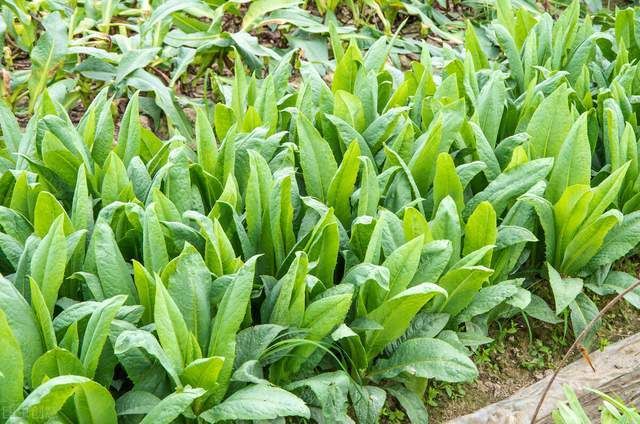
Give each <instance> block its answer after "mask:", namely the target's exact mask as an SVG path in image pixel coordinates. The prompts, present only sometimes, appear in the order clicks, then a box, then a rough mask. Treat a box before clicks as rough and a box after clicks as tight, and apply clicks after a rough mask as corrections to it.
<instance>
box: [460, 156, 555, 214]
mask: <svg viewBox="0 0 640 424" xmlns="http://www.w3.org/2000/svg"><path fill="white" fill-rule="evenodd" d="M552 166H553V159H551V158H545V159H536V160H532V161H530V162H526V163H523V164H521V165H518V166H516V167H514V168H511V169H510V170H508V171H505V172H503V173H502V174H500V175H499V176H498V177H497V178H496V179H495V180H493V181H491V182H490V183H489V185H488V186H487V188H485V189H484V190H483V191H481V192H479V193H478V194H476V195H475V196H473V197H472V198H471V200H470V201H469V202H468V203H467V206H466V208H465V210H464V212H465V215H466V216H469V215H470V214H471V211H473V210H474V209H475V208H476V206H478V204H480V203H481V202H483V201H485V200H486V201H488V202H489V203H491V205H492V206H493V208H494V209H495V211H496V215H498V216H499V215H501V214H502V212H503V211H504V210H505V208H506V207H507V203H508V202H509V201H510V200H511V199H514V198H516V197H518V196H520V195H522V194H524V193H526V192H527V191H528V190H529V189H530V188H531V187H533V185H534V184H535V183H537V182H538V181H540V180H542V179H544V178H545V177H546V176H547V174H548V173H549V171H551V168H552Z"/></svg>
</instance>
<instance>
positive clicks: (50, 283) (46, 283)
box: [31, 216, 67, 315]
mask: <svg viewBox="0 0 640 424" xmlns="http://www.w3.org/2000/svg"><path fill="white" fill-rule="evenodd" d="M63 222H64V221H63V217H62V216H59V217H58V218H56V220H55V221H54V222H53V224H52V225H51V228H50V229H49V231H48V233H47V235H46V236H45V237H44V238H43V239H42V241H41V242H40V244H39V245H38V247H37V249H36V251H35V252H34V253H33V258H32V259H31V276H32V277H33V279H34V280H35V281H36V282H37V283H38V286H39V287H40V289H41V290H42V296H43V298H44V301H45V304H46V306H47V308H48V309H49V314H50V315H53V308H54V305H55V303H56V300H58V290H59V289H60V286H61V285H62V281H63V280H64V270H65V265H66V263H67V243H66V240H65V237H64V231H63Z"/></svg>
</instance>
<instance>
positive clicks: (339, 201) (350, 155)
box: [327, 140, 360, 228]
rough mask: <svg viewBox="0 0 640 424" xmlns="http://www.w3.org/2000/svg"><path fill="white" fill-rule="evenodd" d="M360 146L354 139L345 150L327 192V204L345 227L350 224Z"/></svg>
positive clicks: (358, 166)
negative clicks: (351, 200)
mask: <svg viewBox="0 0 640 424" xmlns="http://www.w3.org/2000/svg"><path fill="white" fill-rule="evenodd" d="M359 156H360V147H359V146H358V143H357V142H356V141H355V140H354V141H352V142H351V144H350V145H349V148H348V149H347V151H346V152H345V154H344V156H343V158H342V162H341V163H340V167H339V168H338V171H337V172H336V174H335V175H334V176H333V178H332V179H331V183H330V184H329V189H328V192H327V206H329V207H333V208H334V210H335V214H336V217H337V218H338V219H339V220H340V222H342V225H344V226H345V227H346V228H349V227H350V224H351V202H350V199H351V194H352V192H353V188H354V186H355V184H356V179H357V178H358V170H359V168H360V160H359Z"/></svg>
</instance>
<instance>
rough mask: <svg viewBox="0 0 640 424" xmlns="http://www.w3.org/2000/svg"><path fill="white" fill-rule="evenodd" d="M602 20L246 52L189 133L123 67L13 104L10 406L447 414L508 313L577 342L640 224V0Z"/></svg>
mask: <svg viewBox="0 0 640 424" xmlns="http://www.w3.org/2000/svg"><path fill="white" fill-rule="evenodd" d="M165 4H171V2H169V3H165ZM162 7H163V6H160V8H158V9H156V10H155V11H154V12H153V13H157V10H160V9H161V8H162ZM579 12H580V10H579V4H578V3H577V2H574V3H573V4H572V5H571V6H570V7H569V8H568V9H567V11H566V12H564V13H563V14H562V15H561V16H560V17H559V18H558V19H557V20H555V21H554V20H553V19H552V18H551V17H550V16H549V15H547V14H543V15H540V16H539V17H537V16H535V15H533V14H530V13H529V12H527V11H526V10H525V9H518V11H517V12H516V13H515V14H514V13H513V12H512V9H511V5H510V4H508V3H505V2H502V3H500V7H499V8H498V19H497V21H496V22H495V23H494V24H493V26H492V27H491V31H492V32H491V37H492V38H493V39H494V40H495V42H496V45H497V46H498V48H499V50H500V52H501V53H500V55H499V56H498V60H497V61H496V60H493V59H490V58H489V56H490V55H488V53H487V52H486V51H485V50H484V48H483V47H482V45H481V43H480V42H479V41H478V37H477V36H476V33H475V31H474V28H473V27H472V26H468V28H467V32H466V41H465V48H466V50H465V52H464V53H463V54H460V55H458V54H456V53H455V52H453V51H448V53H447V57H445V59H446V62H445V66H444V67H443V69H442V72H441V73H439V74H438V75H434V71H433V67H432V64H431V61H430V55H429V51H428V48H427V47H426V46H425V47H424V48H423V51H422V55H421V58H420V61H417V62H413V63H412V64H411V66H410V69H409V70H407V71H406V72H401V71H399V70H398V69H396V68H394V67H393V66H391V65H390V63H389V60H388V57H389V51H390V49H391V44H390V43H389V40H388V39H386V38H381V39H380V40H378V41H376V42H375V43H374V44H373V45H371V46H370V48H369V49H368V50H367V51H366V53H362V52H361V50H360V49H359V48H358V45H357V44H356V42H355V41H353V42H351V43H350V44H349V45H348V46H345V45H342V44H341V43H339V42H336V43H332V49H333V56H334V57H335V60H336V66H335V72H334V74H333V78H332V82H331V84H327V83H326V82H325V80H324V79H323V78H322V77H321V75H320V74H319V72H318V69H317V68H316V67H315V66H314V64H313V63H310V62H307V61H298V60H294V58H293V54H290V55H289V56H285V57H284V58H283V60H280V61H279V62H277V63H274V65H273V66H272V69H271V71H270V72H269V73H268V74H267V75H266V76H265V77H264V78H259V77H256V76H255V75H248V74H247V73H246V71H245V67H244V66H243V63H242V60H241V58H242V54H238V55H237V60H236V62H235V69H234V71H235V72H234V74H235V75H234V77H233V78H232V80H231V81H230V84H229V85H225V84H224V83H223V81H222V80H218V81H217V82H218V84H219V85H218V91H219V93H220V95H221V96H222V97H221V99H220V101H219V102H217V103H215V104H214V103H211V102H208V101H203V102H202V103H201V104H200V105H198V107H197V108H196V109H197V112H196V118H195V122H194V123H193V124H192V123H191V122H189V121H188V120H187V119H184V120H182V121H180V122H178V119H177V118H176V117H175V116H174V115H173V112H172V113H168V112H167V110H166V109H165V113H166V119H167V120H168V122H169V125H168V130H169V135H168V137H167V139H161V138H159V137H158V136H157V135H156V134H155V133H154V132H153V131H152V130H151V129H149V128H148V127H147V126H145V125H142V122H141V119H140V113H141V110H142V109H143V106H142V105H143V103H144V102H143V97H141V96H140V94H139V93H138V92H136V93H135V94H133V95H132V96H131V98H130V100H129V101H128V103H127V106H126V110H125V112H124V114H123V116H121V117H119V119H117V118H114V107H113V106H114V105H113V101H114V99H115V98H116V96H119V95H120V93H121V91H120V88H119V86H118V85H117V84H115V85H113V84H109V85H108V86H106V87H105V88H104V89H102V90H101V91H100V92H99V94H97V96H95V99H94V100H93V101H92V103H91V104H90V106H89V107H88V108H87V109H86V111H84V115H83V116H82V118H81V119H80V121H79V122H78V123H77V124H74V123H73V122H72V120H71V119H70V118H69V115H68V113H67V110H66V108H65V104H63V103H61V102H60V101H58V99H59V97H57V96H56V95H55V87H49V88H47V87H46V86H42V87H41V89H40V91H37V92H32V93H31V97H30V99H32V104H33V110H34V115H33V116H32V117H31V119H30V120H29V122H28V124H27V125H26V128H21V127H20V125H19V124H18V120H17V119H16V117H15V116H14V114H13V112H12V110H11V108H10V107H9V106H8V105H6V104H5V105H3V106H2V107H0V126H1V128H2V134H3V137H2V145H1V146H2V150H0V158H1V160H0V205H2V206H0V229H1V232H0V274H2V275H4V277H1V278H0V333H1V334H2V340H3V343H2V345H0V399H2V402H3V404H2V414H3V417H4V418H5V419H8V420H9V422H25V420H26V421H29V422H44V421H47V420H49V419H58V420H62V421H65V420H66V421H71V422H93V421H94V420H95V419H97V418H96V417H100V418H99V420H100V422H116V421H118V420H119V421H121V422H145V423H147V422H149V423H151V422H153V423H162V422H166V423H169V422H172V421H173V420H176V419H178V420H180V421H185V422H188V421H200V422H202V421H204V422H219V421H237V420H272V419H277V418H281V417H303V418H307V419H308V418H312V419H313V420H316V421H318V422H351V421H353V420H355V421H357V422H361V423H369V422H371V423H374V422H377V421H378V417H379V414H380V411H381V409H382V407H383V405H384V403H385V399H386V397H387V396H392V397H394V398H395V399H396V400H397V401H398V402H399V404H400V405H401V407H402V408H403V409H404V410H405V411H406V413H407V416H408V417H409V418H410V419H411V421H413V422H417V423H424V422H427V420H428V418H427V411H426V409H425V407H424V404H423V401H422V395H423V394H424V391H425V389H426V387H427V385H428V384H429V381H431V380H439V381H445V382H461V381H468V380H471V379H473V378H475V377H476V376H477V370H476V367H475V366H474V364H473V362H472V360H471V359H469V356H470V355H471V353H472V352H473V350H474V349H475V348H477V347H478V346H480V345H482V344H485V343H488V342H490V341H491V339H490V338H488V336H487V334H488V329H489V326H490V324H491V323H492V322H493V321H495V320H496V319H501V318H505V317H512V316H515V315H519V314H521V315H523V316H524V317H526V318H527V320H542V321H545V322H550V323H559V322H562V321H564V322H565V323H567V324H570V325H571V327H572V329H573V331H574V332H575V333H579V332H580V331H581V330H582V329H583V328H584V327H585V325H586V324H587V323H588V322H589V321H590V320H591V318H592V317H594V316H595V315H596V314H597V312H598V310H597V307H596V305H595V304H594V303H593V302H592V301H591V300H590V298H589V297H588V296H587V294H586V293H587V292H586V290H587V289H588V290H590V291H592V292H595V293H597V294H601V295H604V294H610V293H615V292H620V291H622V290H624V289H625V288H626V287H628V286H629V284H631V283H633V282H634V281H635V277H634V276H631V275H628V274H625V273H622V272H618V271H611V265H612V263H613V262H614V261H616V260H617V259H618V258H620V257H622V256H624V255H626V254H629V253H630V252H632V249H633V248H634V247H635V246H636V244H637V243H638V242H639V241H640V212H638V209H639V207H638V201H639V199H640V194H639V191H640V185H639V184H640V183H639V180H638V175H639V169H638V144H637V137H636V132H637V108H636V102H637V99H636V93H637V92H638V84H639V83H640V81H639V80H638V77H637V75H638V65H637V64H636V62H637V60H636V59H637V58H638V56H639V54H640V51H639V50H638V49H639V47H640V42H639V40H637V39H636V31H635V25H636V17H635V12H634V10H633V9H628V10H624V11H618V12H617V13H616V15H615V24H614V25H613V26H612V27H611V28H607V27H602V28H596V27H594V26H593V24H592V23H591V20H590V18H589V17H588V16H587V17H586V18H584V19H581V18H580V16H579V15H580V13H579ZM167 13H169V12H167ZM173 16H174V19H175V16H176V15H173ZM48 33H49V32H47V33H45V35H44V37H47V35H46V34H48ZM51 36H52V37H53V36H54V34H52V35H51ZM41 39H42V38H41ZM42 51H43V52H46V51H49V52H50V51H51V50H46V49H44V48H43V49H42ZM502 57H504V58H505V59H504V60H502ZM294 66H296V67H297V70H298V71H299V73H300V76H301V77H300V81H297V82H296V85H295V86H292V85H290V84H289V82H290V81H289V80H290V75H291V73H292V71H293V67H294ZM35 69H37V68H36V65H35V63H34V70H35ZM32 72H33V71H32ZM138 72H140V70H137V71H135V73H138ZM142 72H146V71H142ZM135 73H134V74H135ZM31 80H33V78H32V79H30V81H31ZM163 87H164V86H163ZM138 88H140V87H138ZM162 93H164V91H156V92H155V100H156V102H159V103H160V104H165V105H168V104H172V105H173V107H174V108H175V110H176V111H177V113H181V110H180V108H179V107H177V106H176V105H175V104H174V103H173V101H171V99H168V98H166V97H164V95H163V94H162ZM162 102H166V103H162ZM116 123H117V124H116ZM114 140H115V141H116V142H115V143H114ZM627 299H628V300H629V301H630V302H632V303H634V304H635V305H638V306H640V305H639V304H638V303H640V302H638V300H637V296H636V294H633V293H632V294H631V295H629V296H627ZM547 301H551V302H552V307H550V306H548V303H547Z"/></svg>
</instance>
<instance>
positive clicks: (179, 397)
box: [140, 386, 205, 424]
mask: <svg viewBox="0 0 640 424" xmlns="http://www.w3.org/2000/svg"><path fill="white" fill-rule="evenodd" d="M204 393H205V391H204V390H203V389H199V388H195V389H194V388H191V387H188V386H187V387H185V388H184V389H182V390H181V391H179V392H176V393H171V394H170V395H169V396H167V397H165V398H164V399H162V400H161V401H160V402H158V404H156V405H155V406H154V407H153V409H151V411H150V412H149V413H148V414H147V415H146V416H145V417H144V419H143V420H142V421H140V424H156V423H157V424H170V423H172V422H174V421H175V420H176V419H177V418H178V417H179V416H180V415H181V414H182V413H183V412H185V411H186V409H187V408H189V406H190V405H191V404H192V403H193V401H194V400H196V399H197V398H199V397H200V396H202V395H203V394H204Z"/></svg>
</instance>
